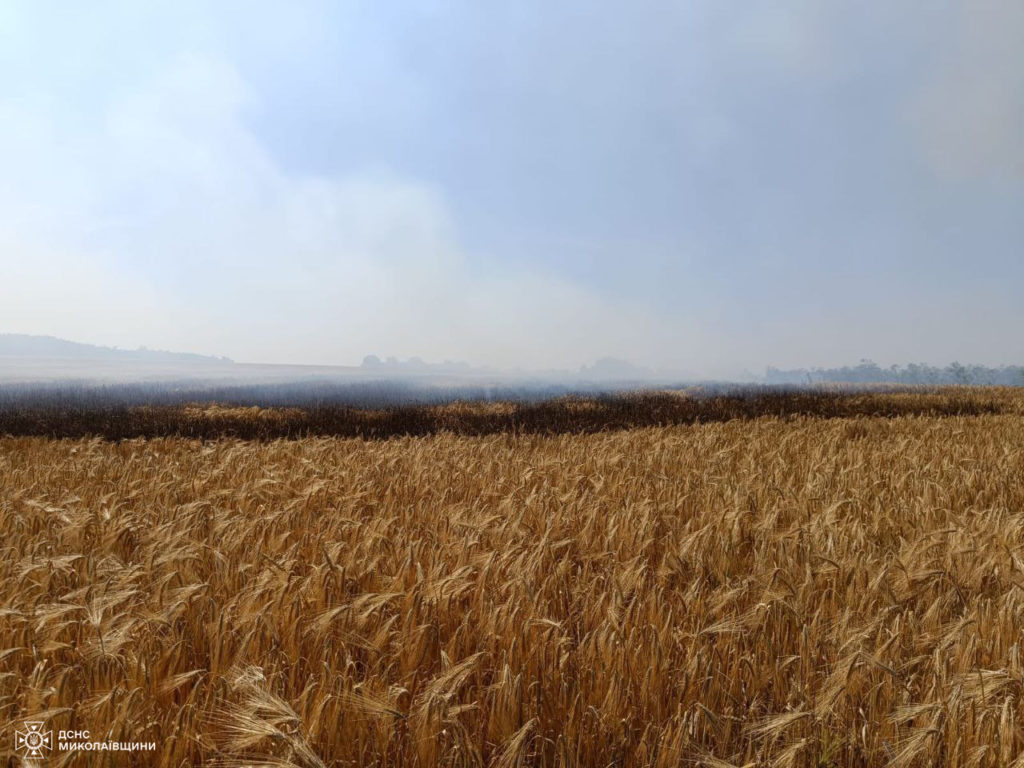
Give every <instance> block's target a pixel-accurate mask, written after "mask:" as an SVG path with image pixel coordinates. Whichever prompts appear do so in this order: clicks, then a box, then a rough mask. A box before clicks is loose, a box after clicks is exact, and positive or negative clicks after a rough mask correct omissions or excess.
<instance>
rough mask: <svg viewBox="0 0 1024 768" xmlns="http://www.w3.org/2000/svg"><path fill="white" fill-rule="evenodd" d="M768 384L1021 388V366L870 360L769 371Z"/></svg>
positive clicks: (1023, 373) (1023, 368)
mask: <svg viewBox="0 0 1024 768" xmlns="http://www.w3.org/2000/svg"><path fill="white" fill-rule="evenodd" d="M765 382H766V383H768V384H798V385H807V384H840V383H842V384H905V385H909V386H932V387H944V386H973V387H1024V366H1020V365H1004V366H1000V367H999V368H989V367H986V366H984V365H961V364H960V363H950V364H949V365H947V366H946V367H945V368H939V367H936V366H932V365H924V364H922V363H910V364H909V365H903V366H901V365H894V366H891V367H889V368H883V367H881V366H880V365H878V364H877V363H874V362H872V361H871V360H862V361H861V362H860V364H859V365H854V366H844V367H842V368H796V369H793V370H788V371H784V370H779V369H778V368H768V370H767V372H766V373H765Z"/></svg>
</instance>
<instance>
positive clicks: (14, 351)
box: [0, 333, 232, 364]
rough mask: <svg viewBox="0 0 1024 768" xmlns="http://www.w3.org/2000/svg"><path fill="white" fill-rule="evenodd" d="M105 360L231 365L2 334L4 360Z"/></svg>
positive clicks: (219, 359)
mask: <svg viewBox="0 0 1024 768" xmlns="http://www.w3.org/2000/svg"><path fill="white" fill-rule="evenodd" d="M4 357H9V358H18V359H20V360H30V359H53V358H59V359H64V360H103V361H110V362H153V363H218V364H224V363H231V362H232V360H231V359H230V358H227V357H215V356H212V355H197V354H193V353H191V352H164V351H162V350H155V349H146V348H145V347H139V348H138V349H118V348H117V347H101V346H97V345H95V344H83V343H81V342H77V341H67V340H66V339H58V338H57V337H55V336H30V335H28V334H22V333H0V358H4Z"/></svg>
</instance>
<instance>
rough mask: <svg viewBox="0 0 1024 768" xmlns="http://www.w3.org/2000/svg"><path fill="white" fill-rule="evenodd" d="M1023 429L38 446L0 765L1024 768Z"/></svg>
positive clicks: (756, 430)
mask: <svg viewBox="0 0 1024 768" xmlns="http://www.w3.org/2000/svg"><path fill="white" fill-rule="evenodd" d="M1001 398H1003V400H1004V401H1006V402H1010V401H1011V400H1013V399H1014V396H1013V395H1011V394H1008V393H1003V394H1002V395H1001ZM1014 402H1015V403H1016V406H1018V407H1015V408H1011V409H1008V410H1007V412H1004V413H1001V414H989V415H975V416H941V415H936V416H907V417H899V418H880V417H878V418H869V417H858V418H850V419H819V418H805V417H798V418H787V419H779V418H774V417H765V418H760V419H756V420H737V421H728V422H722V423H711V424H699V425H691V426H673V427H664V428H648V429H634V430H627V431H618V432H606V433H600V434H590V435H568V434H567V435H547V436H545V435H524V434H518V435H510V434H497V435H490V436H483V437H471V436H456V435H452V434H447V433H442V434H437V435H434V436H431V437H426V438H401V439H395V440H389V441H376V442H366V441H362V440H344V439H337V438H309V439H305V440H293V441H275V442H244V441H239V440H231V439H224V440H219V441H216V442H208V443H203V442H199V441H194V440H187V439H182V438H161V439H153V440H126V441H123V442H118V443H112V442H104V441H101V440H98V439H92V440H77V441H72V440H48V439H45V438H28V437H20V438H12V437H9V438H4V439H2V440H0V531H2V538H0V727H2V733H0V764H4V761H5V760H10V761H11V762H12V764H13V763H14V758H13V752H10V751H6V752H5V751H4V750H10V749H11V748H12V746H13V742H12V740H11V735H12V732H13V730H14V728H15V727H20V725H21V721H22V720H24V719H26V718H27V717H28V716H30V715H33V716H40V715H41V716H43V717H45V719H47V720H48V722H49V726H48V727H50V728H53V729H54V730H56V729H66V728H76V729H82V728H86V729H89V730H90V731H91V732H92V733H93V734H94V735H96V734H102V735H103V736H104V737H106V736H107V735H108V734H109V737H110V738H117V739H122V740H130V741H138V740H151V739H152V740H156V741H157V743H158V749H157V751H156V752H155V753H148V754H145V753H144V754H135V755H124V754H122V755H117V754H92V755H81V756H78V757H75V756H71V757H68V758H65V759H64V760H63V761H62V760H61V758H60V756H54V757H53V758H51V761H50V764H54V765H62V764H77V765H89V766H102V765H108V764H109V765H120V766H123V765H132V764H137V765H160V766H168V767H170V766H181V765H198V764H220V765H238V766H241V765H275V766H302V767H304V768H312V767H314V766H375V765H377V766H435V765H450V766H463V765H465V766H476V765H495V766H508V767H511V766H540V765H543V766H602V767H603V766H649V765H650V766H678V765H706V766H728V765H733V766H744V765H749V766H754V765H756V766H761V765H776V766H881V765H894V766H933V765H951V766H1007V765H1011V764H1013V763H1014V761H1018V763H1017V764H1018V765H1024V759H1021V757H1020V756H1021V755H1024V709H1022V704H1021V702H1022V696H1024V661H1022V658H1021V656H1022V654H1021V648H1020V644H1021V640H1022V637H1024V634H1022V633H1024V452H1022V450H1024V445H1022V435H1024V416H1022V415H1021V409H1020V408H1019V405H1020V400H1019V398H1018V399H1017V400H1016V401H1014ZM37 719H38V718H37Z"/></svg>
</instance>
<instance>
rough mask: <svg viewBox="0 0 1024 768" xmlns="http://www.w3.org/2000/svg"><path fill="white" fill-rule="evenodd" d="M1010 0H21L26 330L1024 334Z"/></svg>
mask: <svg viewBox="0 0 1024 768" xmlns="http://www.w3.org/2000/svg"><path fill="white" fill-rule="evenodd" d="M1021 39H1024V5H1021V4H1020V3H1017V2H1008V1H1007V2H979V3H973V2H971V3H968V2H935V3H929V4H921V3H916V2H915V3H899V2H896V3H893V2H884V3H882V2H879V3H872V2H869V3H863V2H825V3H823V2H811V1H810V0H807V1H794V2H788V3H771V4H767V3H747V2H744V3H739V2H711V1H710V0H709V1H708V2H689V3H656V2H643V1H641V2H631V3H610V2H593V1H590V2H560V3H540V2H523V3H505V4H497V3H468V2H466V3H456V2H437V3H401V2H396V3H339V2H290V3H278V2H273V3H258V2H237V3H229V2H221V3H207V2H187V1H186V2H177V3H166V4H157V3H146V4H143V3H136V2H126V3H104V2H95V3H89V4H68V3H56V2H54V3H49V2H17V1H15V2H9V3H6V4H4V5H3V6H0V167H3V169H4V171H3V173H2V174H0V270H2V271H0V274H2V275H3V277H4V279H2V280H0V329H2V330H7V331H12V332H24V333H49V334H54V335H58V336H63V337H67V338H73V339H76V340H81V341H89V342H94V343H105V344H116V345H120V346H125V347H135V346H138V345H142V344H144V345H147V346H150V347H162V348H172V349H182V350H189V351H197V352H208V353H214V354H226V355H229V356H232V357H234V358H236V359H240V360H249V361H261V362H305V363H355V362H358V361H359V360H360V359H361V358H362V356H363V355H365V354H370V353H375V354H379V355H382V356H383V355H398V356H410V355H419V356H421V357H424V358H426V359H443V358H455V359H463V360H468V361H470V362H473V363H480V364H491V365H502V366H508V365H518V366H526V367H542V366H551V365H557V366H559V367H563V366H570V367H571V366H577V365H580V364H582V363H585V362H589V361H592V360H593V359H595V358H597V357H600V356H604V355H613V356H617V357H622V358H626V359H629V360H632V361H634V362H636V363H639V364H645V365H656V366H662V367H669V368H674V369H680V370H684V371H688V372H694V373H702V374H708V375H728V374H733V373H737V372H739V371H741V370H743V369H748V370H755V371H756V370H758V369H760V368H762V367H763V366H765V365H768V364H775V365H782V366H795V365H832V364H842V363H848V362H856V361H858V360H860V359H861V358H864V357H871V358H874V359H875V360H877V361H879V362H882V363H893V362H908V361H925V362H932V363H946V362H949V361H951V360H954V359H958V360H961V361H965V362H966V361H969V362H982V363H989V364H994V363H1003V362H1007V363H1009V362H1017V363H1019V362H1021V360H1022V358H1024V334H1022V333H1021V332H1020V328H1022V327H1024V301H1022V300H1021V294H1022V288H1024V254H1022V246H1024V216H1022V215H1021V212H1022V211H1024V53H1021V47H1020V45H1019V41H1020V40H1021Z"/></svg>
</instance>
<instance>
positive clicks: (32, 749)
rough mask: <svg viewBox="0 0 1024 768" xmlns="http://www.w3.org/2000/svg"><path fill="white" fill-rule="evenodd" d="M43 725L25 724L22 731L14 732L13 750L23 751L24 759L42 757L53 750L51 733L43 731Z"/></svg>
mask: <svg viewBox="0 0 1024 768" xmlns="http://www.w3.org/2000/svg"><path fill="white" fill-rule="evenodd" d="M43 725H45V723H41V722H34V723H29V722H26V723H25V730H24V731H15V732H14V748H15V750H24V751H25V757H42V756H43V751H44V750H45V751H47V752H49V751H50V750H51V749H52V748H53V731H44V730H43Z"/></svg>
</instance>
